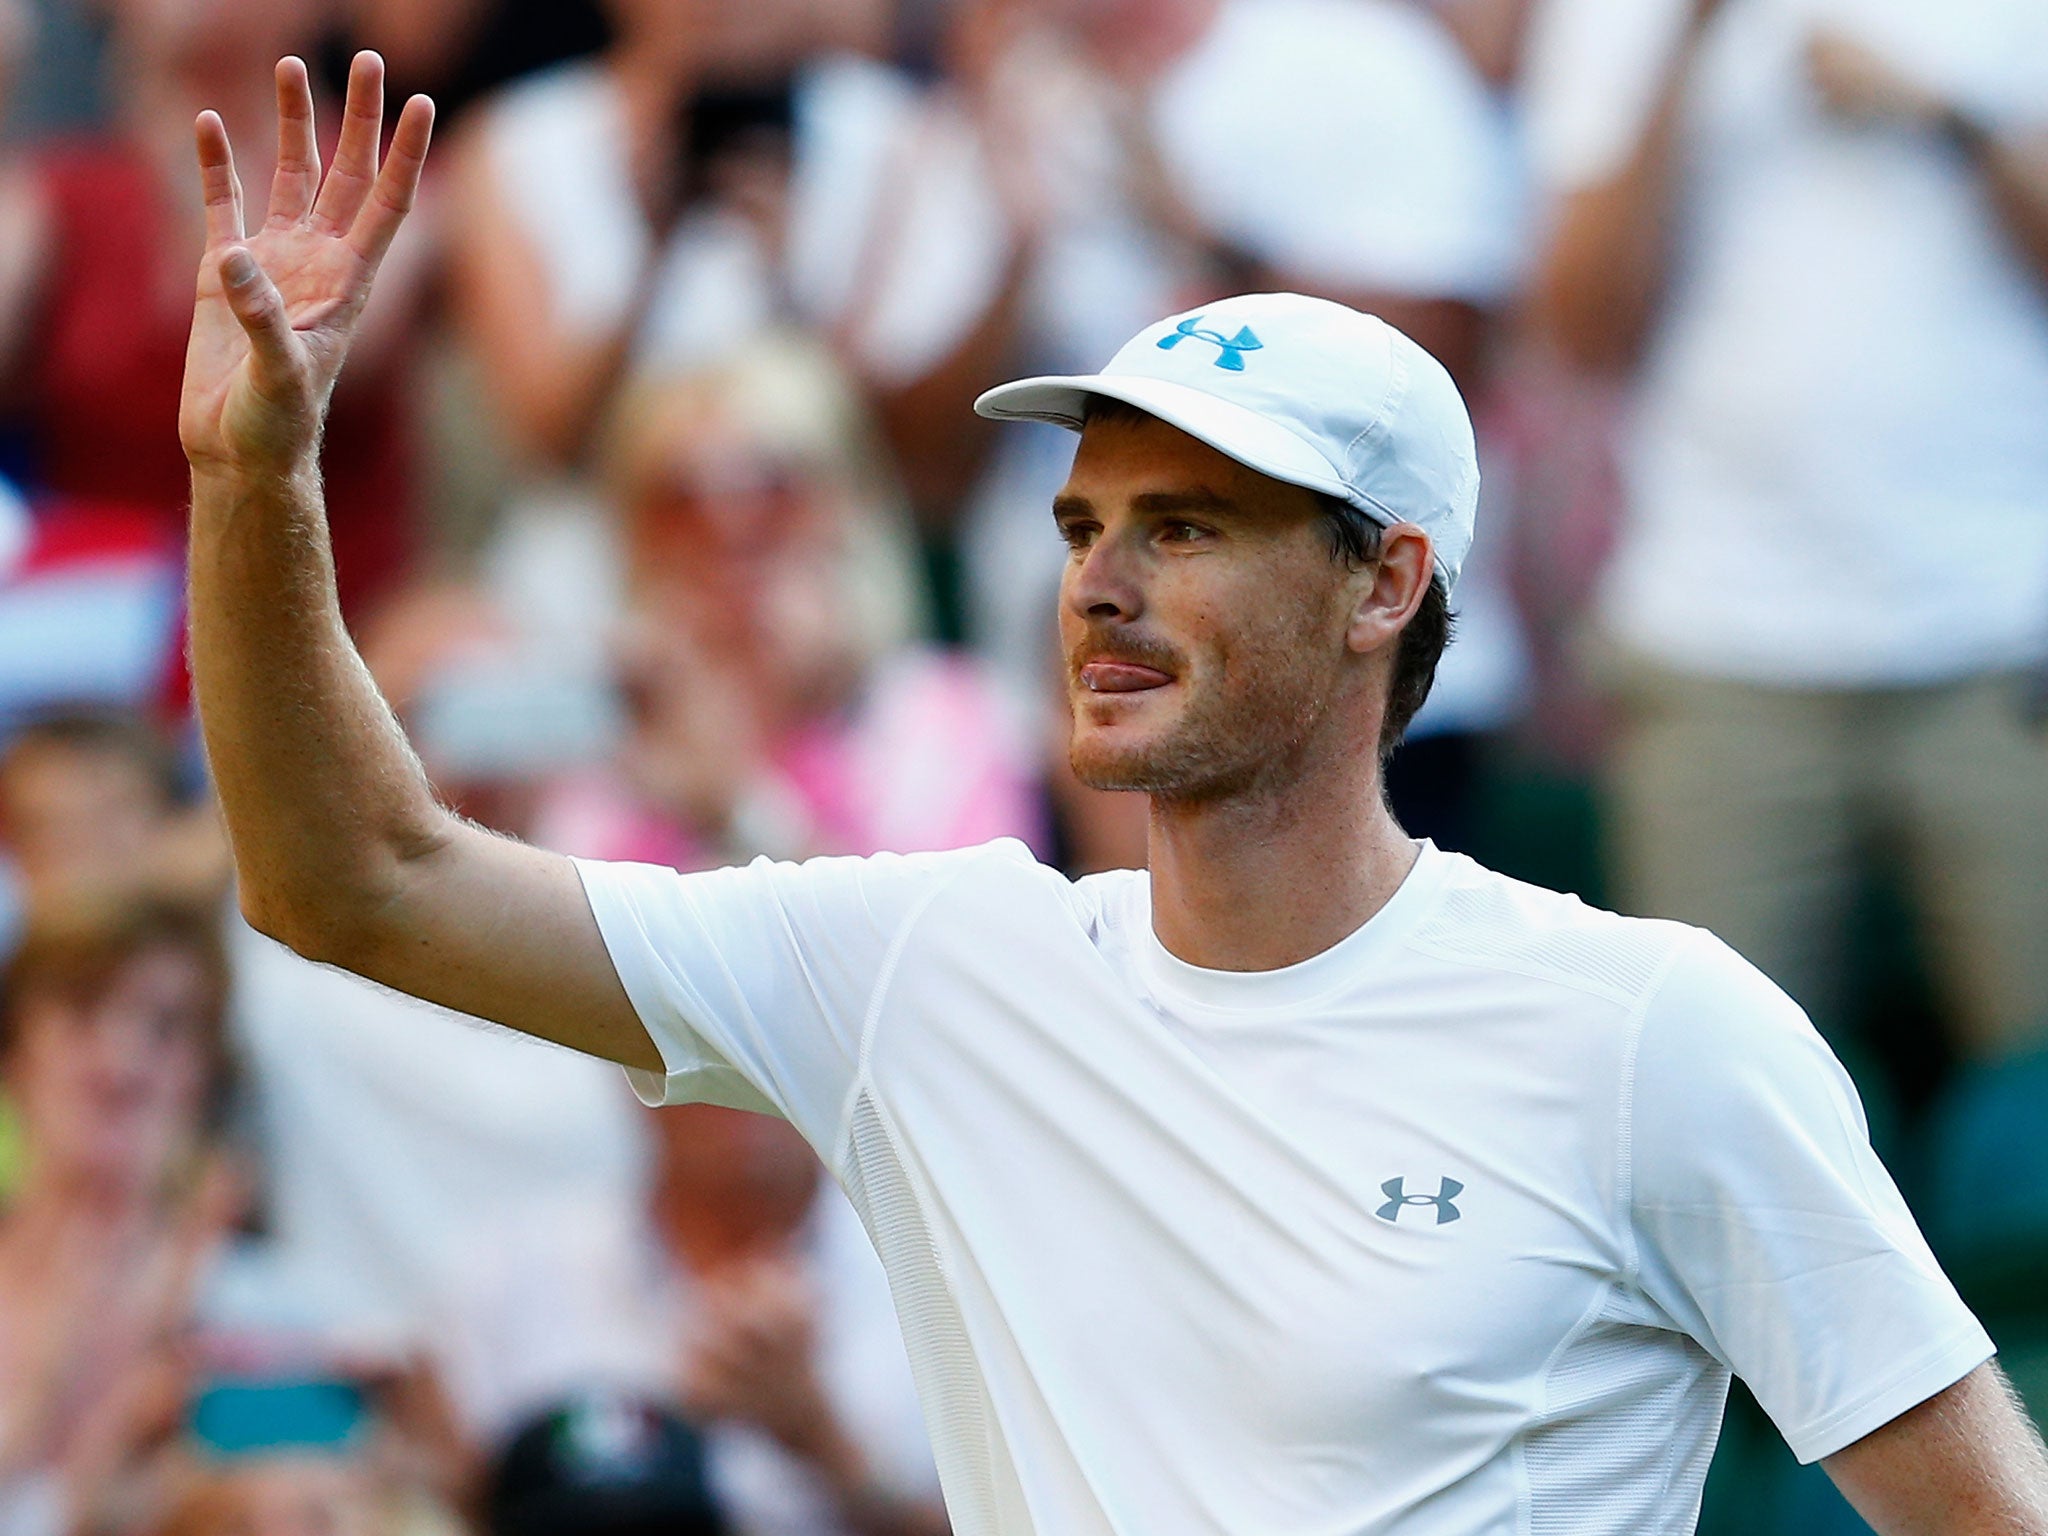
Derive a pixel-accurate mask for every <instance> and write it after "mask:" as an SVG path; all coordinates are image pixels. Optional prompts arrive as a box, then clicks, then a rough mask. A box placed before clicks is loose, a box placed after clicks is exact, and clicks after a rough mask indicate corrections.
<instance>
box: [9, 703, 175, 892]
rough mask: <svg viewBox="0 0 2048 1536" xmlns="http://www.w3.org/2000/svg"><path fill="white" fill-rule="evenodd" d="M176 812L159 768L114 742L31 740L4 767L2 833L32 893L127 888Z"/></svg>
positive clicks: (18, 749)
mask: <svg viewBox="0 0 2048 1536" xmlns="http://www.w3.org/2000/svg"><path fill="white" fill-rule="evenodd" d="M171 810H172V807H171V805H170V803H169V801H168V800H167V799H166V797H165V793H164V788H163V785H162V784H161V783H160V782H159V781H158V779H157V777H156V774H155V771H154V769H153V768H152V767H151V766H150V765H148V764H145V763H143V762H141V761H139V760H138V759H137V758H135V757H134V756H132V755H130V754H127V753H124V752H121V751H119V750H116V749H114V748H112V747H110V746H87V745H82V744H77V743H68V742H57V741H49V740H34V739H30V740H25V741H23V742H22V743H20V744H19V745H18V746H17V747H16V748H15V750H14V751H13V752H11V753H10V754H9V755H8V757H7V759H6V761H5V762H4V764H0V831H4V834H5V836H6V840H7V846H8V851H9V852H10V853H11V854H12V855H13V857H14V861H15V865H16V867H17V868H18V869H19V870H20V872H21V877H22V880H23V882H24V883H25V884H26V886H27V887H28V890H29V892H30V895H31V897H32V898H37V897H42V896H45V895H48V896H58V897H61V896H64V895H67V894H71V893H75V892H79V891H92V890H111V889H115V888H118V887H120V886H123V885H125V884H126V883H128V882H129V881H130V880H132V878H133V877H134V873H135V871H136V870H137V869H138V868H141V867H142V866H143V865H144V864H145V863H146V862H147V860H148V856H149V852H150V849H151V847H152V845H153V843H154V841H155V839H156V838H157V837H158V836H159V834H160V833H161V832H162V831H163V828H164V823H165V820H166V818H167V817H168V816H169V815H170V813H171Z"/></svg>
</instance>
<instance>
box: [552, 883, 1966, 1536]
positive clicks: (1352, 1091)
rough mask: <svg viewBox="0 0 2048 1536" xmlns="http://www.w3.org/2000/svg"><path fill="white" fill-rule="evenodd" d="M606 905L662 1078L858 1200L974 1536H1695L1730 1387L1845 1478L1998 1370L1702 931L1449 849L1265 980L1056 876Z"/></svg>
mask: <svg viewBox="0 0 2048 1536" xmlns="http://www.w3.org/2000/svg"><path fill="white" fill-rule="evenodd" d="M580 868H581V870H582V875H583V880H584V885H585V889H586V891H587V892H588V894H589V897H590V901H591V904H592V907H593V910H594V911H595V913H596V915H597V919H598V923H599V926H600V928H601V930H602V931H603V934H604V938H605V942H606V944H607V946H608V947H609V949H610V952H611V955H612V958H613V960H614V962H615V964H616V965H617V968H618V972H619V975H620V978H621V980H622V981H623V983H624V985H625V988H626V990H627V992H628V994H629V995H630V996H631V998H632V1000H633V1002H634V1004H635V1006H636V1007H637V1009H638V1011H639V1013H640V1016H641V1018H642V1020H643V1021H644V1022H645V1024H646V1026H647V1028H648V1030H649V1032H650V1034H651V1035H652V1037H653V1038H654V1040H655V1041H656V1042H657V1044H658V1045H659V1047H660V1049H661V1051H662V1054H663V1058H664V1060H665V1062H666V1063H667V1067H668V1072H667V1076H666V1078H665V1080H664V1078H663V1077H662V1076H660V1075H658V1074H638V1075H636V1086H637V1087H639V1088H640V1090H641V1091H642V1093H643V1094H644V1095H645V1096H647V1097H649V1098H650V1099H661V1098H666V1099H669V1100H672V1101H674V1100H685V1099H703V1100H710V1101H714V1102H723V1103H728V1104H733V1105H739V1106H750V1107H754V1108H765V1109H772V1110H773V1111H775V1112H777V1113H780V1114H782V1115H785V1116H786V1117H788V1118H789V1119H790V1120H791V1121H792V1122H793V1123H794V1124H795V1125H796V1127H797V1128H798V1129H799V1130H800V1131H801V1132H802V1133H803V1134H804V1135H805V1137H806V1138H807V1139H808V1140H809V1141H810V1142H811V1144H812V1146H813V1147H815V1148H816V1150H817V1151H818V1153H819V1155H820V1156H821V1157H822V1158H823V1159H824V1161H825V1163H826V1165H827V1166H828V1168H830V1169H831V1171H832V1172H833V1173H834V1175H835V1176H836V1177H837V1178H838V1179H839V1180H840V1181H841V1182H842V1184H843V1185H844V1186H845V1187H846V1189H847V1190H848V1192H849V1194H850V1195H851V1196H852V1199H853V1202H854V1204H855V1206H856V1208H857V1209H858V1210H859V1211H860V1212H861V1214H862V1216H863V1218H864V1220H865V1223H866V1225H867V1228H868V1231H869V1234H870V1236H871V1237H872V1238H873V1240H874V1242H875V1244H876V1246H877V1248H878V1249H879V1250H880V1253H881V1256H882V1260H883V1263H884V1265H885V1266H886V1268H887V1270H888V1274H889V1279H890V1282H891V1285H892V1287H893V1289H894V1293H895V1301H896V1308H897V1311H898V1313H899V1315H900V1316H901V1318H902V1320H903V1325H904V1331H905V1334H906V1337H907V1340H908V1343H909V1347H910V1355H911V1363H912V1368H913V1371H914V1373H915V1375H916V1379H917V1384H918V1390H919V1393H920V1396H921V1397H922V1399H923V1402H924V1408H925V1414H926V1417H927V1420H928V1422H929V1423H930V1426H931V1429H932V1433H933V1437H934V1442H935V1450H936V1453H937V1459H938V1465H939V1472H940V1476H941V1479H942V1481H943V1484H944V1487H945V1491H946V1497H947V1501H948V1505H949V1508H950V1511H951V1514H952V1518H953V1522H954V1529H955V1530H956V1531H957V1532H959V1533H960V1536H1025V1533H1032V1532H1037V1533H1043V1536H1051V1533H1058V1536H1108V1533H1110V1532H1113V1531H1132V1530H1159V1531H1169V1530H1170V1531H1174V1532H1182V1533H1188V1536H1201V1533H1212V1536H1224V1533H1231V1536H1236V1533H1241V1532H1246V1531H1258V1532H1261V1533H1262V1536H1291V1533H1300V1536H1307V1533H1310V1532H1327V1531H1332V1530H1357V1531H1366V1530H1371V1531H1379V1532H1386V1533H1389V1536H1481V1533H1486V1536H1494V1533H1498V1536H1510V1533H1515V1532H1527V1531H1529V1530H1531V1529H1534V1530H1539V1531H1541V1530H1569V1531H1572V1532H1574V1533H1578V1536H1597V1533H1604V1532H1614V1533H1622V1532H1626V1533H1630V1536H1643V1533H1653V1532H1689V1531H1690V1530H1691V1529H1692V1526H1693V1521H1694V1518H1695V1516H1696V1514H1697V1508H1698V1501H1699V1494H1700V1486H1701V1482H1702V1479H1703V1478H1704V1475H1705V1470H1706V1466H1707V1462H1708V1459H1709V1456H1710V1454H1711V1451H1712V1447H1713V1443H1714V1439H1715V1435H1716V1432H1717V1428H1718V1425H1719V1421H1720V1414H1721V1408H1722V1402H1723V1398H1724V1394H1725V1391H1726V1388H1727V1384H1728V1380H1729V1375H1730V1372H1731V1371H1732V1372H1735V1373H1739V1374H1740V1375H1741V1376H1742V1377H1743V1378H1744V1380H1745V1381H1747V1382H1748V1384H1749V1385H1750V1387H1751V1389H1752V1390H1753V1391H1754V1392H1755V1394H1756V1396H1757V1398H1758V1400H1759V1401H1760V1402H1761V1403H1762V1404H1763V1406H1764V1408H1765V1409H1766V1410H1767V1411H1768V1412H1769V1413H1770V1414H1771V1416H1772V1417H1773V1419H1774V1420H1775V1421H1776V1423H1777V1425H1778V1427H1779V1429H1780V1430H1781V1431H1782V1432H1783V1433H1784V1435H1785V1437H1786V1439H1787V1440H1788V1442H1789V1443H1790V1445H1791V1447H1792V1449H1793V1451H1794V1452H1795V1453H1796V1454H1797V1455H1798V1456H1799V1457H1800V1458H1801V1459H1802V1460H1806V1461H1811V1460H1813V1459H1815V1458H1817V1457H1821V1456H1825V1455H1828V1454H1830V1453H1831V1452H1834V1451H1836V1450H1839V1449H1841V1448H1842V1447H1843V1446H1846V1445H1848V1444H1849V1443H1850V1442H1852V1441H1854V1440H1856V1439H1858V1438H1860V1437H1861V1436H1863V1435H1864V1434H1866V1433H1868V1432H1869V1431H1871V1430H1873V1429H1875V1428H1877V1427H1879V1426H1880V1425H1882V1424H1884V1423H1886V1422H1887V1421H1889V1420H1890V1419H1892V1418H1893V1417H1895V1416H1896V1415H1898V1414H1899V1413H1901V1412H1903V1411H1904V1410H1905V1409H1907V1408H1909V1407H1911V1406H1913V1405H1914V1404H1916V1403H1918V1402H1920V1401H1922V1400H1924V1399H1925V1398H1926V1397H1928V1396H1929V1395H1931V1394H1932V1393H1934V1392H1936V1391H1939V1390H1940V1389H1941V1388H1943V1387H1945V1386H1948V1385H1949V1384H1950V1383H1952V1382H1954V1381H1956V1380H1957V1379H1958V1378H1960V1377H1961V1376H1962V1375H1963V1374H1965V1373H1966V1372H1967V1371H1968V1370H1970V1369H1971V1368H1972V1367H1974V1366H1975V1365H1977V1364H1978V1363H1979V1362H1981V1361H1983V1360H1984V1359H1985V1358H1987V1357H1988V1356H1989V1355H1990V1353H1991V1348H1992V1347H1991V1343H1990V1341H1989V1339H1988V1338H1987V1337H1986V1336H1985V1334H1984V1331H1983V1330H1982V1328H1981V1327H1980V1326H1979V1325H1978V1324H1977V1322H1976V1321H1975V1319H1974V1318H1973V1317H1972V1316H1971V1315H1970V1313H1969V1312H1968V1311H1967V1310H1966V1309H1965V1308H1964V1306H1963V1305H1962V1303H1961V1302H1960V1301H1959V1300H1958V1298H1957V1297H1956V1294H1955V1292H1954V1291H1953V1289H1952V1288H1951V1287H1950V1285H1949V1284H1948V1282H1947V1281H1946V1279H1945V1278H1944V1277H1943V1276H1942V1274H1941V1272H1940V1270H1939V1268H1938V1267H1937V1266H1936V1264H1935V1261H1934V1260H1933V1258H1932V1257H1931V1256H1930V1254H1929V1252H1928V1250H1927V1248H1926V1246H1925V1244H1924V1243H1923V1241H1922V1240H1921V1237H1920V1235H1919V1233H1918V1231H1917V1229H1916V1228H1915V1226H1914V1223H1913V1221H1912V1218H1911V1217H1910V1215H1909V1214H1908V1213H1907V1211H1906V1208H1905V1206H1904V1205H1903V1203H1902V1202H1901V1201H1900V1199H1899V1196H1898V1194H1897V1192H1896V1190H1895V1189H1894V1188H1893V1185H1892V1183H1891V1180H1890V1179H1889V1178H1888V1177H1887V1176H1886V1174H1885V1171H1884V1169H1883V1168H1882V1167H1881V1166H1880V1165H1879V1163H1878V1162H1877V1160H1876V1158H1875V1157H1874V1156H1873V1155H1872V1153H1871V1150H1870V1146H1869V1142H1868V1138H1867V1135H1866V1132H1865V1127H1864V1123H1863V1118H1862V1113H1861V1110H1860V1107H1859V1105H1858V1104H1857V1101H1856V1097H1855V1094H1854V1091H1853V1089H1852V1088H1851V1086H1850V1084H1849V1081H1848V1079H1847V1077H1846V1075H1845V1074H1844V1073H1843V1071H1842V1069H1841V1067H1840V1065H1839V1064H1838V1063H1837V1062H1836V1061H1835V1060H1834V1058H1833V1057H1832V1056H1831V1055H1830V1053H1829V1052H1828V1050H1827V1048H1826V1046H1825V1045H1824V1044H1823V1043H1822V1042H1821V1040H1820V1038H1819V1037H1818V1036H1817V1035H1816V1034H1815V1033H1814V1031H1813V1029H1812V1028H1811V1026H1810V1025H1809V1024H1808V1023H1807V1021H1806V1020H1805V1018H1804V1017H1803V1016H1802V1015H1801V1014H1800V1013H1799V1011H1798V1009H1797V1008H1796V1007H1795V1006H1794V1005H1793V1004H1792V1003H1791V1002H1790V1001H1789V1000H1788V999H1787V998H1786V997H1785V996H1784V995H1783V993H1781V992H1780V991H1778V990H1777V988H1775V987H1774V986H1772V985H1771V984H1770V983H1769V982H1768V981H1766V980H1765V979H1764V978H1763V977H1762V976H1761V975H1759V974H1758V973H1757V972H1756V971H1755V970H1753V969H1752V968H1750V967H1749V966H1748V965H1747V964H1745V963H1744V962H1743V961H1742V960H1740V959H1739V958H1738V957H1737V956H1736V955H1734V954H1733V953H1732V952H1731V951H1730V950H1728V949H1727V948H1726V947H1725V946H1723V945H1722V944H1720V943H1719V942H1718V941H1717V940H1715V939H1713V938H1712V937H1710V936H1709V935H1707V934H1705V933H1703V932H1700V931H1699V930H1696V929H1692V928H1687V927H1684V926H1681V925H1678V924H1673V923H1662V922H1649V921H1643V920H1637V919H1628V918H1620V917H1615V916H1612V915H1610V914H1608V913H1604V912H1599V911H1595V910H1592V909H1589V908H1587V907H1585V906H1583V905H1582V904H1580V903H1579V902H1578V901H1577V900H1575V899H1574V898H1571V897H1566V896H1559V895H1555V894H1553V893H1550V892H1546V891H1541V890H1537V889H1535V888H1533V887H1529V886H1525V885H1521V884H1518V883H1516V882H1514V881H1511V880H1508V879H1505V878H1504V877H1501V876H1498V875H1495V874H1492V873H1490V872H1488V871H1486V870H1484V869H1482V868H1480V867H1479V866H1477V865H1476V864H1473V863H1472V862H1470V861H1469V860H1467V859H1465V858H1463V857H1460V856H1456V855H1450V854H1444V853H1440V852H1437V851H1436V850H1434V849H1433V848H1430V847H1428V846H1427V845H1425V846H1424V848H1423V850H1422V852H1421V854H1420V858H1419V860H1418V862H1417V864H1416V865H1415V867H1414V869H1413V871H1412V872H1411V873H1410V874H1409V876H1408V878H1407V880H1406V882H1405V883H1404V884H1403V885H1402V886H1401V888H1400V890H1399V891H1398V893H1397V894H1396V895H1395V896H1394V897H1393V898H1392V900H1391V901H1390V902H1389V903H1388V904H1387V905H1386V906H1385V907H1384V908H1382V909H1381V911H1379V912H1378V913H1377V914H1375V915H1374V917H1373V918H1372V919H1371V920H1370V921H1369V922H1367V923H1366V924H1365V925H1364V926H1363V927H1361V928H1360V929H1358V930H1357V931H1356V932H1355V933H1353V934H1352V935H1351V936H1350V937H1348V938H1346V939H1345V940H1343V941H1342V942H1340V943H1339V944H1337V945H1336V946H1334V947H1333V948H1331V949H1329V950H1327V951H1325V952H1324V953H1322V954H1320V955H1318V956H1316V957H1314V958H1312V959H1310V960H1307V961H1305V962H1303V963H1301V964H1299V965H1295V966H1291V967H1288V968H1285V969H1282V970H1277V971H1270V972H1263V973H1224V972H1212V971H1205V970H1198V969H1196V968H1194V967H1192V966H1189V965H1186V964H1184V963H1182V962H1180V961H1179V960H1177V959H1175V958H1174V957H1173V956H1172V955H1171V954H1169V953H1168V952H1166V951H1165V949H1164V948H1163V947H1162V946H1161V945H1160V944H1159V942H1158V941H1157V939H1156V938H1155V937H1154V935H1153V932H1152V926H1151V917H1150V910H1149V891H1150V887H1149V884H1148V882H1147V877H1146V876H1145V875H1144V874H1143V873H1140V872H1130V871H1123V872H1117V873H1113V874H1107V875H1098V876H1093V877H1090V878H1088V879H1084V880H1082V881H1079V882H1069V881H1068V880H1066V879H1065V878H1064V877H1062V876H1060V875H1059V874H1057V873H1056V872H1054V871H1052V870H1050V869H1047V868H1044V867H1042V866H1040V865H1038V864H1036V863H1035V862H1033V860H1032V859H1031V858H1030V856H1029V854H1028V853H1027V852H1026V851H1025V850H1024V848H1023V847H1022V846H1021V845H1019V844H1016V843H1011V842H999V843H993V844H989V845H986V846H984V847H982V848H979V849H971V850H967V851H964V852H960V853H953V854H935V855H916V856H910V857H894V856H882V857H877V858H873V859H866V860H856V859H832V860H816V861H812V862H810V863H808V864H804V865H778V864H770V863H767V862H765V861H762V862H757V863H755V864H754V865H752V866H750V867H747V868H744V869H727V870H720V871H716V872H712V873H705V874H696V875H677V874H676V873H674V872H673V871H670V870H665V869H657V868H653V867H650V866H639V865H611V864H594V863H584V864H582V865H580Z"/></svg>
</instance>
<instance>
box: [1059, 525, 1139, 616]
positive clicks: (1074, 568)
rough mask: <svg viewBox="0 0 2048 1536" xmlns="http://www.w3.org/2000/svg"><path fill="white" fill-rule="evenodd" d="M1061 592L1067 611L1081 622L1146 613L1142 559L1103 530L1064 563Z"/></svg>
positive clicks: (1126, 541) (1123, 540)
mask: <svg viewBox="0 0 2048 1536" xmlns="http://www.w3.org/2000/svg"><path fill="white" fill-rule="evenodd" d="M1061 585H1062V588H1063V592H1064V597H1065V601H1066V605H1067V608H1068V611H1069V612H1071V613H1072V614H1073V615H1074V616H1075V617H1076V618H1081V619H1094V620H1104V619H1124V620H1130V619H1135V618H1137V617H1138V616H1139V614H1141V613H1143V612H1144V610H1145V596H1144V586H1143V572H1142V557H1141V555H1140V552H1139V551H1138V550H1136V549H1134V548H1132V547H1131V545H1130V541H1129V539H1128V538H1127V537H1119V536H1118V535H1117V534H1116V533H1113V532H1111V531H1109V530H1104V531H1103V532H1102V533H1100V534H1098V535H1096V537H1095V539H1094V541H1093V542H1092V543H1091V544H1089V546H1088V547H1087V548H1086V549H1085V550H1083V551H1082V552H1081V554H1080V556H1079V558H1077V559H1073V560H1069V561H1068V562H1067V569H1066V574H1065V576H1064V578H1063V580H1062V583H1061Z"/></svg>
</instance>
